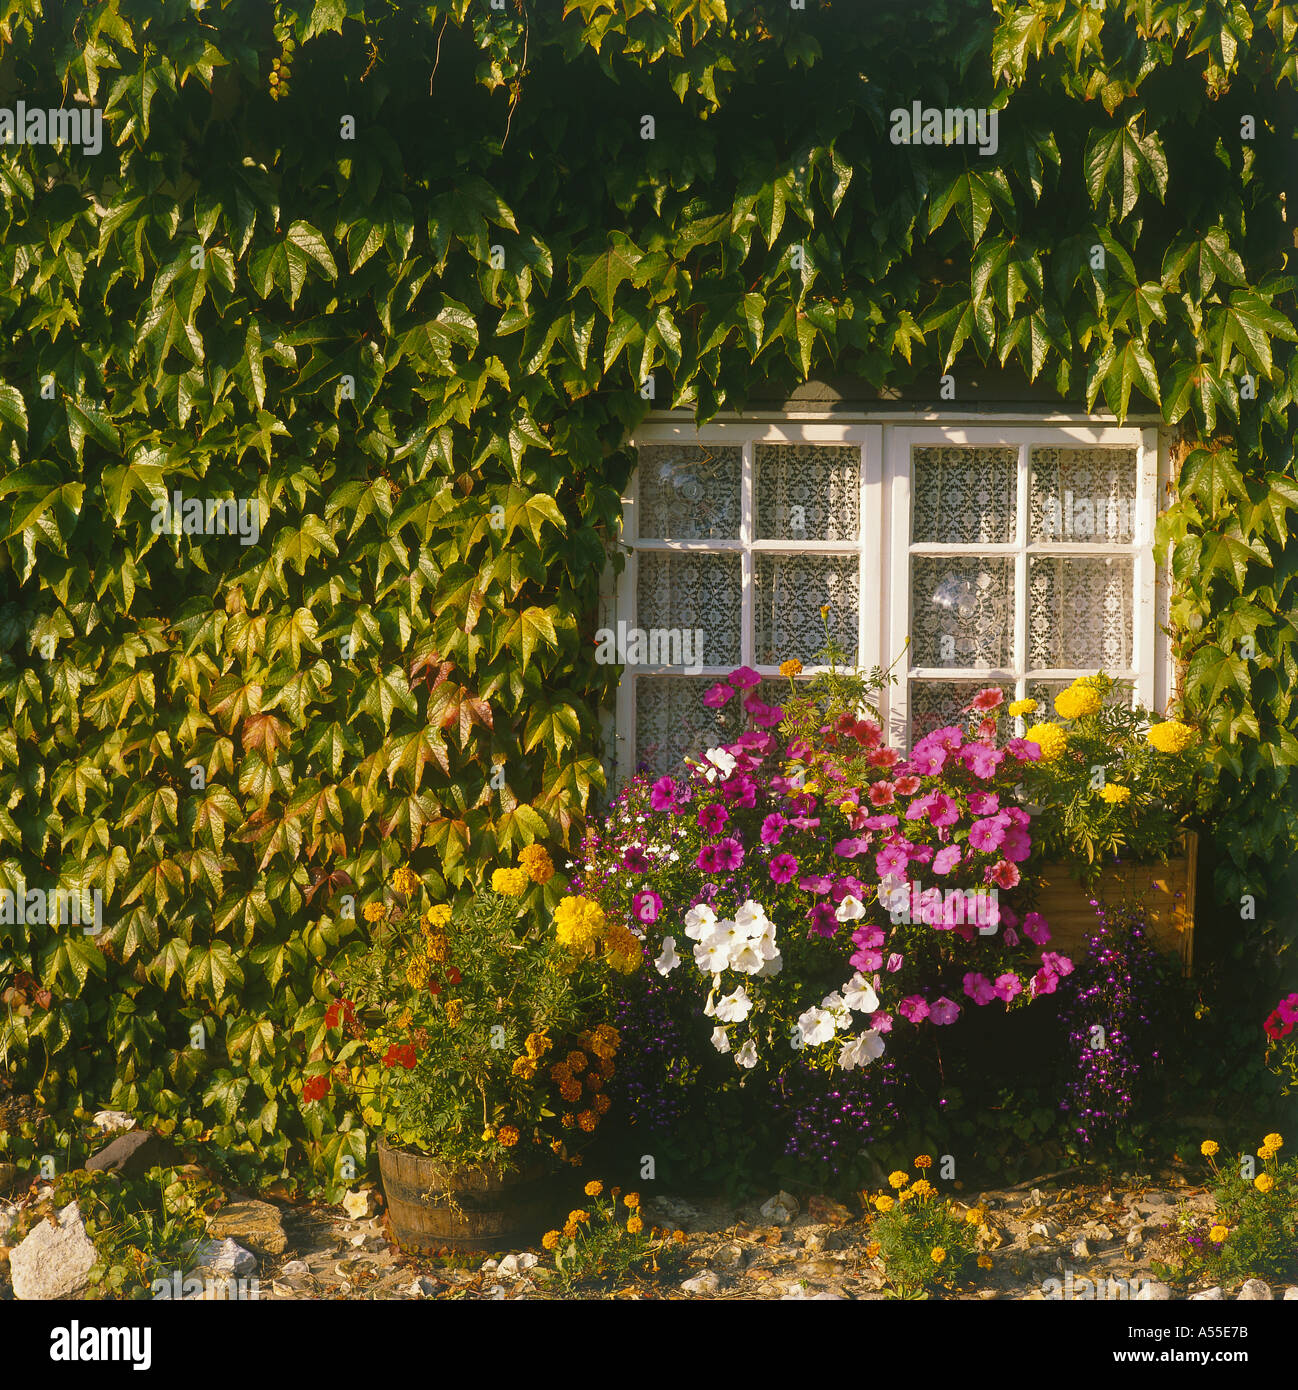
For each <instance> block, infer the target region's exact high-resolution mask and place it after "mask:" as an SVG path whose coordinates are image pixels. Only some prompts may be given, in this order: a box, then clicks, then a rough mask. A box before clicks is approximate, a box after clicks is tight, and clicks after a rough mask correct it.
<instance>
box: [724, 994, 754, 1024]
mask: <svg viewBox="0 0 1298 1390" xmlns="http://www.w3.org/2000/svg"><path fill="white" fill-rule="evenodd" d="M752 1010H753V1001H752V1000H751V999H750V998H749V997H748V994H747V992H746V991H745V989H744V987H743V985H740V986H739V988H738V989H737V990H735V991H734V992H733V993H731V994H727V995H725V996H724V997H723V998H721V999H718V1000H717V1017H718V1018H719V1019H720V1020H721V1021H722V1023H742V1022H743V1021H744V1019H746V1018H747V1017H748V1015H749V1014H750V1013H751V1012H752Z"/></svg>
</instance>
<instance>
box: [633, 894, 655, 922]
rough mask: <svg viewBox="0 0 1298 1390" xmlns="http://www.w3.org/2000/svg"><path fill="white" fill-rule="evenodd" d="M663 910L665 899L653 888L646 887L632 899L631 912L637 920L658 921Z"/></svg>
mask: <svg viewBox="0 0 1298 1390" xmlns="http://www.w3.org/2000/svg"><path fill="white" fill-rule="evenodd" d="M662 910H663V900H662V899H661V898H660V897H659V896H658V894H657V893H655V892H653V891H652V890H651V889H645V890H644V891H643V892H640V893H637V894H636V895H635V896H634V897H633V898H632V899H631V912H632V914H633V915H634V916H635V919H636V921H637V922H646V923H648V922H656V921H657V920H658V915H659V913H661V912H662Z"/></svg>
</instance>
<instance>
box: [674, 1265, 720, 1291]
mask: <svg viewBox="0 0 1298 1390" xmlns="http://www.w3.org/2000/svg"><path fill="white" fill-rule="evenodd" d="M720 1287H721V1280H720V1279H719V1278H718V1277H717V1276H716V1275H715V1274H714V1273H713V1272H712V1270H710V1269H705V1270H703V1271H702V1272H701V1273H699V1274H696V1275H695V1276H694V1278H693V1279H686V1280H685V1282H684V1283H683V1284H682V1285H681V1290H682V1291H683V1292H684V1293H716V1291H717V1290H718V1289H719V1288H720Z"/></svg>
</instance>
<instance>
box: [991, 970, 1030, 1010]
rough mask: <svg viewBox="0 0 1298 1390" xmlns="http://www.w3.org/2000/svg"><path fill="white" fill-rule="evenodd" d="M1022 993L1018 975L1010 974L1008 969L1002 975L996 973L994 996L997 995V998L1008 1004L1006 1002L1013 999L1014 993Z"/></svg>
mask: <svg viewBox="0 0 1298 1390" xmlns="http://www.w3.org/2000/svg"><path fill="white" fill-rule="evenodd" d="M1022 993H1023V985H1022V984H1021V982H1020V981H1019V977H1018V976H1017V975H1014V974H1010V973H1009V972H1008V971H1007V972H1006V973H1005V974H1004V975H997V977H996V997H997V999H1003V1000H1004V1001H1005V1002H1006V1003H1007V1004H1008V1003H1009V1002H1010V1000H1011V999H1013V998H1014V997H1015V996H1016V995H1019V994H1022Z"/></svg>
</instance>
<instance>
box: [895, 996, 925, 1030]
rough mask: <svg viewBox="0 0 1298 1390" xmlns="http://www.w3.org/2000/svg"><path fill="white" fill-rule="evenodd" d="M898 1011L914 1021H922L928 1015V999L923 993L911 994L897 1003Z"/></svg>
mask: <svg viewBox="0 0 1298 1390" xmlns="http://www.w3.org/2000/svg"><path fill="white" fill-rule="evenodd" d="M897 1012H898V1013H899V1014H900V1015H901V1016H902V1018H906V1019H909V1020H910V1021H911V1022H912V1023H922V1022H923V1021H924V1020H925V1019H926V1018H927V1017H928V1013H929V1010H928V1000H927V999H925V998H924V996H923V995H922V994H909V995H907V996H906V998H905V999H903V1000H902V1001H901V1003H900V1004H898V1005H897Z"/></svg>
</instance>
